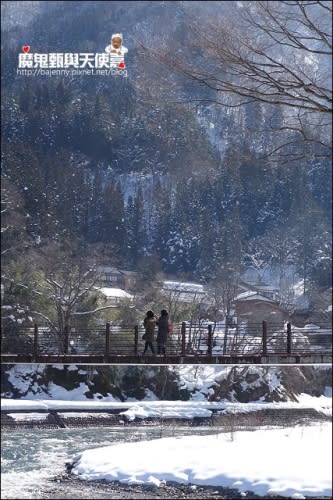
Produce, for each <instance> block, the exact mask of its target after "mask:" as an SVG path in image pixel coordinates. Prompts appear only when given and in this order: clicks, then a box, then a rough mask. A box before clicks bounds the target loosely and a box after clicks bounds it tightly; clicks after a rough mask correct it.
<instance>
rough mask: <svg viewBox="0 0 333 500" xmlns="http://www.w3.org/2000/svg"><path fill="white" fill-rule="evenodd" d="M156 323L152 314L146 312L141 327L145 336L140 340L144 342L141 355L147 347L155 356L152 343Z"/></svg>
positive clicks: (151, 312)
mask: <svg viewBox="0 0 333 500" xmlns="http://www.w3.org/2000/svg"><path fill="white" fill-rule="evenodd" d="M156 321H157V318H156V316H155V314H154V313H153V311H148V312H147V314H146V317H145V319H144V320H143V326H144V327H145V334H144V335H143V337H142V338H143V339H144V340H145V341H146V343H145V348H144V351H143V354H146V352H147V350H148V347H150V350H151V352H152V353H153V354H155V349H154V346H153V342H154V334H155V326H156Z"/></svg>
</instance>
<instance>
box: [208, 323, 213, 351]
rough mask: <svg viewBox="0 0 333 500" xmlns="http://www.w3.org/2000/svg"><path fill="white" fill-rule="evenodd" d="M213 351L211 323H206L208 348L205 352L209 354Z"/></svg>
mask: <svg viewBox="0 0 333 500" xmlns="http://www.w3.org/2000/svg"><path fill="white" fill-rule="evenodd" d="M212 352H213V329H212V325H208V349H207V354H208V356H211V355H212Z"/></svg>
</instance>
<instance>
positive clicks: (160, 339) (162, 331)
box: [156, 309, 170, 356]
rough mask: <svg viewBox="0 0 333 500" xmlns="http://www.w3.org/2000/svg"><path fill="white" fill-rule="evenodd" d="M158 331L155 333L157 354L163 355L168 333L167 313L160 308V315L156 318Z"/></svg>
mask: <svg viewBox="0 0 333 500" xmlns="http://www.w3.org/2000/svg"><path fill="white" fill-rule="evenodd" d="M157 325H158V333H157V338H156V341H157V354H163V355H164V356H165V345H166V343H167V340H168V333H169V328H170V325H169V314H168V311H166V310H165V309H162V311H161V316H160V317H159V318H158V320H157Z"/></svg>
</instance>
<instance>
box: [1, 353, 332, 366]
mask: <svg viewBox="0 0 333 500" xmlns="http://www.w3.org/2000/svg"><path fill="white" fill-rule="evenodd" d="M1 362H2V364H30V363H40V364H51V365H52V364H59V363H61V364H74V365H90V364H91V365H104V364H108V365H184V364H189V365H198V364H200V365H272V366H273V365H274V366H276V365H313V364H325V365H331V364H332V353H320V354H319V353H317V354H315V353H303V354H300V353H299V354H294V355H293V354H284V353H281V354H278V353H274V354H268V355H266V356H263V355H250V356H230V355H224V356H214V355H211V356H210V355H200V356H195V355H192V356H191V355H187V356H179V355H169V356H159V355H155V356H153V355H149V356H138V355H107V356H106V355H96V354H95V355H89V354H85V355H82V354H78V355H76V354H57V355H39V356H33V355H29V354H1Z"/></svg>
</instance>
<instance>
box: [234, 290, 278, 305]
mask: <svg viewBox="0 0 333 500" xmlns="http://www.w3.org/2000/svg"><path fill="white" fill-rule="evenodd" d="M235 300H262V301H263V302H270V303H274V301H273V300H270V299H268V298H267V297H264V296H263V295H260V294H259V293H258V292H255V291H254V290H253V291H252V290H249V291H247V292H243V293H240V294H239V295H237V297H235Z"/></svg>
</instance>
